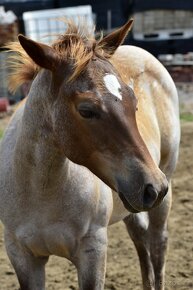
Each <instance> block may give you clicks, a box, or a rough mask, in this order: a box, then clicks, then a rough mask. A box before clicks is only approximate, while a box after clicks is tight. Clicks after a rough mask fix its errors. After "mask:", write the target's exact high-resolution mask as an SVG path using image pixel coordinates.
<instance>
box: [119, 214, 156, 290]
mask: <svg viewBox="0 0 193 290" xmlns="http://www.w3.org/2000/svg"><path fill="white" fill-rule="evenodd" d="M124 222H125V224H126V227H127V230H128V233H129V235H130V237H131V239H132V240H133V242H134V245H135V247H136V250H137V253H138V256H139V261H140V267H141V274H142V280H143V289H144V290H155V277H154V269H153V265H152V261H151V256H150V244H149V233H148V230H147V229H148V223H149V221H148V216H147V213H139V214H132V215H130V216H128V217H127V218H125V219H124Z"/></svg>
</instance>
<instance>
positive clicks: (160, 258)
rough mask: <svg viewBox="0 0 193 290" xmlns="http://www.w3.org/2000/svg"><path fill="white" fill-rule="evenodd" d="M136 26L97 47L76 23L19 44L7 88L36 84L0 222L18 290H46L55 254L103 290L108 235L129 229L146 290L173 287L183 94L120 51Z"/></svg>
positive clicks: (7, 158) (4, 151) (8, 163)
mask: <svg viewBox="0 0 193 290" xmlns="http://www.w3.org/2000/svg"><path fill="white" fill-rule="evenodd" d="M131 26H132V20H129V21H128V22H127V23H126V24H124V25H123V26H122V27H120V28H118V29H116V30H115V31H113V32H111V33H109V34H107V35H105V36H104V37H101V38H99V39H96V38H95V37H94V36H93V35H92V34H91V33H90V32H89V31H88V30H87V29H86V25H85V24H83V25H80V24H75V23H73V22H69V23H68V26H67V30H66V32H65V33H64V34H63V35H60V36H59V37H58V38H57V39H56V40H55V41H54V42H53V43H52V44H51V45H47V44H43V43H40V42H37V41H34V40H31V39H29V38H27V37H25V36H23V35H19V36H18V39H19V42H15V43H11V44H10V45H9V49H10V50H11V51H14V52H15V54H14V56H12V59H11V61H10V64H9V65H8V66H10V67H11V68H12V72H11V75H10V89H11V90H12V91H14V90H16V89H17V88H18V87H20V86H21V85H22V84H23V83H29V82H31V86H30V91H29V94H28V97H27V98H26V99H25V100H24V101H23V102H22V103H21V104H20V106H19V107H18V109H17V110H16V112H15V113H14V115H13V117H12V119H11V121H10V123H9V125H8V127H7V129H6V131H5V134H4V137H3V140H2V142H1V149H0V219H1V221H2V223H3V224H4V239H5V247H6V251H7V254H8V257H9V259H10V261H11V263H12V265H13V267H14V270H15V272H16V275H17V278H18V281H19V284H20V289H21V290H43V289H45V265H46V263H47V261H48V259H49V256H50V255H56V256H61V257H64V258H67V259H68V260H70V261H71V262H72V263H73V264H74V265H75V267H76V269H77V275H78V284H79V288H80V289H81V290H101V289H104V283H105V272H106V256H107V244H108V237H107V227H108V226H109V225H111V224H114V223H116V222H118V221H121V220H123V221H124V223H125V225H126V228H127V230H128V233H129V235H130V236H131V239H132V240H133V242H134V244H135V246H136V249H137V252H138V255H139V260H140V266H141V272H142V280H143V289H145V290H146V289H148V290H149V289H151V290H161V289H164V268H165V253H166V249H167V236H168V231H167V219H168V215H169V211H170V207H171V191H172V188H171V177H172V173H173V171H174V169H175V167H176V162H177V158H178V147H179V139H180V129H179V118H178V114H179V112H178V95H177V91H176V88H175V85H174V83H173V81H172V79H171V77H170V75H169V74H168V72H167V71H166V69H165V68H164V67H163V66H162V64H161V63H160V62H159V61H158V60H157V59H156V58H154V57H153V56H152V55H151V54H150V53H148V52H146V51H145V50H143V49H141V48H137V47H134V46H129V45H122V44H123V41H124V39H125V37H126V36H127V34H128V32H129V31H130V29H131Z"/></svg>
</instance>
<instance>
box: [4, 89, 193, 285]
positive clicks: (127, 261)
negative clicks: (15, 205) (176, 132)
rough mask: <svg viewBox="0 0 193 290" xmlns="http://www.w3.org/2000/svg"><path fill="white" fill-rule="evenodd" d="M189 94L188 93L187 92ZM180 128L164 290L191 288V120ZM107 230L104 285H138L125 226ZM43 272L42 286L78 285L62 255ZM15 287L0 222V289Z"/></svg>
mask: <svg viewBox="0 0 193 290" xmlns="http://www.w3.org/2000/svg"><path fill="white" fill-rule="evenodd" d="M189 95H190V97H191V94H189ZM192 96H193V94H192ZM180 97H181V92H180ZM184 99H185V100H186V102H189V101H190V99H188V98H187V94H186V93H185V94H184ZM186 104H187V103H186ZM186 104H181V107H182V108H183V109H184V108H185V109H186V110H190V109H191V108H190V103H188V105H187V106H186ZM185 114H186V112H185ZM8 119H9V117H7V118H3V119H1V120H0V130H3V128H4V127H5V126H6V123H7V122H8ZM181 129H182V137H181V149H180V157H179V162H178V166H177V170H176V173H175V175H174V178H173V205H172V210H171V214H170V218H169V233H170V238H169V250H168V255H167V264H166V282H165V284H166V290H176V289H177V290H178V289H179V290H188V289H193V277H192V273H193V237H192V233H193V222H192V221H193V161H192V156H193V142H192V141H193V121H188V120H182V121H181ZM108 232H109V247H108V263H107V275H106V283H105V289H107V290H126V289H127V290H139V289H142V286H141V283H142V282H141V275H140V269H139V262H138V258H137V254H136V251H135V249H134V245H133V243H132V241H131V240H130V239H129V237H128V234H127V232H126V229H125V226H124V225H123V223H118V224H115V225H113V226H111V227H109V230H108ZM46 273H47V285H46V286H47V288H46V289H48V290H70V289H78V283H77V275H76V270H75V267H74V266H73V265H72V264H70V263H69V262H68V261H67V260H66V259H62V258H58V257H51V258H50V260H49V262H48V265H47V268H46ZM17 289H18V284H17V279H16V276H15V274H14V270H13V268H12V266H11V265H10V262H9V260H8V258H7V256H6V252H5V248H4V245H3V234H2V225H0V290H17Z"/></svg>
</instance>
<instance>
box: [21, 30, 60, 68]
mask: <svg viewBox="0 0 193 290" xmlns="http://www.w3.org/2000/svg"><path fill="white" fill-rule="evenodd" d="M18 39H19V42H20V44H21V46H22V47H23V49H24V50H25V51H26V53H27V54H28V55H29V56H30V58H31V59H32V60H33V61H34V62H35V63H36V64H37V65H38V66H40V67H42V68H46V69H49V70H54V69H55V68H56V63H57V54H56V52H55V51H54V49H53V48H52V47H50V46H48V45H46V44H43V43H39V42H36V41H33V40H31V39H29V38H27V37H25V36H24V35H22V34H19V36H18Z"/></svg>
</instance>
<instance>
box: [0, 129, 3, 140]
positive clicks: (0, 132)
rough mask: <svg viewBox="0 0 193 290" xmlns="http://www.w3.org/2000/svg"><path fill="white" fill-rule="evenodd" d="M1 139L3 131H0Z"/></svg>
mask: <svg viewBox="0 0 193 290" xmlns="http://www.w3.org/2000/svg"><path fill="white" fill-rule="evenodd" d="M2 137H3V130H0V139H1V138H2Z"/></svg>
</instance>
